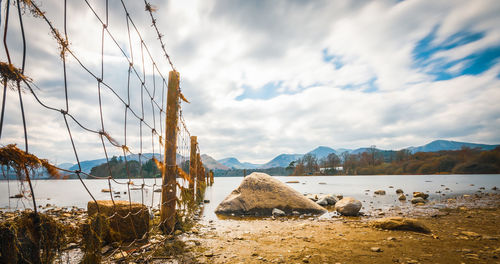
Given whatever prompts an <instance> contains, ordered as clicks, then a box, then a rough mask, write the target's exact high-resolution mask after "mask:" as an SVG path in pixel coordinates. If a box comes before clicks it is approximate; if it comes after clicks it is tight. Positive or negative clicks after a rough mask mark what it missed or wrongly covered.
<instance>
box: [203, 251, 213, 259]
mask: <svg viewBox="0 0 500 264" xmlns="http://www.w3.org/2000/svg"><path fill="white" fill-rule="evenodd" d="M213 256H214V253H213V252H208V253H205V257H207V258H211V257H213Z"/></svg>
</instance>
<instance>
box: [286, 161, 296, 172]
mask: <svg viewBox="0 0 500 264" xmlns="http://www.w3.org/2000/svg"><path fill="white" fill-rule="evenodd" d="M294 170H295V161H292V162H290V164H288V166H287V167H286V171H287V173H288V174H293V172H294Z"/></svg>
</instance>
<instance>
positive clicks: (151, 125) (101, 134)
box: [0, 0, 199, 261]
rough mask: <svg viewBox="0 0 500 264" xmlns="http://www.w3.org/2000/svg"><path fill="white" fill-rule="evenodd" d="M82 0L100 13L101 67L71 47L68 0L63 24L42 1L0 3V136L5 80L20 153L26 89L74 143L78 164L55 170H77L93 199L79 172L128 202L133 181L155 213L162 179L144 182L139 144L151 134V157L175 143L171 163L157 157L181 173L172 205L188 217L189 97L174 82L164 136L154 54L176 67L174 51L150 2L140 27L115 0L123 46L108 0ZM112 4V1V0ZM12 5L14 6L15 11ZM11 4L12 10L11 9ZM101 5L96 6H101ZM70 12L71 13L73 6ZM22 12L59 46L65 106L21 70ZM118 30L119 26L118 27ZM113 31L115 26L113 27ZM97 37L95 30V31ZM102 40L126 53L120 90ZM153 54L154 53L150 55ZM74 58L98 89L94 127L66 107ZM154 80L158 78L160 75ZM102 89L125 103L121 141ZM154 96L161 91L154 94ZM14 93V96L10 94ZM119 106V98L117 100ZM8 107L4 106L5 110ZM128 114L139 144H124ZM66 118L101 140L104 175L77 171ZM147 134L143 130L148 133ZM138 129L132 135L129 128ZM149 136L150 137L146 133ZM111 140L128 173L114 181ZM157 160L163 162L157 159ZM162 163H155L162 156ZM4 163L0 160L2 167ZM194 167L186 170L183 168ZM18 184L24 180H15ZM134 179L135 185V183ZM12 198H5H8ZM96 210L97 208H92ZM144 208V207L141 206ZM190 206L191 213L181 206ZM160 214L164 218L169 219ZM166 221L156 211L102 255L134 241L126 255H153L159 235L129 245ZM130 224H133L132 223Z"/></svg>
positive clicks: (25, 42) (24, 55)
mask: <svg viewBox="0 0 500 264" xmlns="http://www.w3.org/2000/svg"><path fill="white" fill-rule="evenodd" d="M81 1H83V2H84V3H85V6H86V7H87V8H88V10H89V11H90V13H91V14H92V15H93V16H94V18H95V19H96V20H97V21H99V25H100V27H101V30H100V31H101V35H100V36H97V37H98V38H99V39H100V40H101V53H100V54H98V56H100V70H98V71H96V70H93V69H92V67H90V66H88V65H86V63H85V62H84V60H83V59H82V55H81V54H78V52H77V51H75V50H74V49H73V48H72V39H71V36H70V35H68V32H67V23H68V11H67V0H64V9H63V10H64V11H63V14H62V17H63V18H62V19H63V28H62V29H60V28H57V27H56V26H55V24H54V23H53V22H52V20H51V19H50V18H49V17H48V16H47V15H46V12H45V11H44V10H43V9H42V7H41V6H40V5H39V4H38V3H36V2H35V1H32V0H31V1H27V0H16V1H10V0H7V1H5V2H4V5H5V16H4V18H3V19H4V20H3V21H2V22H3V31H4V32H3V33H4V34H3V46H4V51H5V55H6V59H7V60H6V61H2V62H0V71H1V72H0V73H1V76H0V79H1V80H2V85H3V98H2V106H1V107H2V108H1V114H0V139H1V138H2V130H3V127H4V119H5V112H6V111H5V105H6V98H7V97H8V96H9V94H8V88H10V90H13V91H15V92H17V97H18V98H17V99H18V100H19V108H20V111H21V117H20V118H21V120H22V123H23V133H24V142H23V143H24V151H25V153H29V142H28V131H29V129H28V126H27V124H26V115H29V112H26V111H25V109H24V104H23V99H24V97H25V96H32V97H33V98H34V100H36V102H37V103H38V104H39V106H40V107H41V108H44V109H47V110H50V111H53V112H55V113H58V114H60V115H61V123H62V124H63V127H64V128H65V129H66V132H67V135H68V136H69V140H70V142H71V147H72V152H73V154H74V159H75V161H76V164H77V165H78V169H76V170H68V169H62V168H57V169H58V170H60V171H62V172H64V173H69V174H73V175H76V177H77V178H78V179H79V181H80V184H81V186H82V188H84V189H85V190H86V192H87V193H88V195H89V198H90V199H91V200H93V201H94V202H96V204H97V201H96V199H95V197H94V195H93V192H92V191H91V190H90V189H89V188H88V186H87V185H86V183H85V181H84V180H83V179H84V177H85V178H87V179H89V178H94V179H103V180H107V182H108V186H109V193H110V197H109V198H110V200H111V201H112V202H113V204H114V203H115V200H114V197H113V193H114V192H113V188H115V186H116V185H126V186H127V193H128V202H129V204H132V199H131V192H130V190H131V187H132V188H140V191H141V197H142V199H141V204H142V205H145V207H144V208H146V209H145V210H148V213H150V214H154V212H155V211H156V210H158V208H160V207H161V206H162V204H160V203H158V204H154V200H155V199H154V197H155V191H154V190H155V189H156V188H157V187H164V186H163V185H162V183H161V179H157V177H154V183H153V184H146V181H145V178H144V175H143V168H142V166H143V159H145V157H144V156H143V153H144V149H145V144H149V143H146V142H149V134H150V137H151V150H152V154H153V155H152V159H155V160H158V161H163V160H164V159H163V158H164V157H163V153H164V149H165V146H166V145H167V144H174V145H175V146H176V149H177V157H178V158H176V161H177V162H176V164H163V166H176V167H177V168H178V170H177V171H178V175H177V176H178V177H180V178H182V179H183V180H184V181H181V182H180V183H178V184H177V185H178V186H177V187H179V189H180V192H179V194H178V195H177V197H176V201H177V208H178V210H181V211H183V212H184V213H183V214H184V215H183V216H184V217H189V215H188V214H189V213H192V208H190V207H189V206H188V205H190V204H193V203H192V202H190V201H188V200H189V198H190V197H189V196H186V194H189V192H188V190H187V184H186V183H187V181H189V180H194V181H196V179H190V178H189V177H188V176H186V175H187V173H188V172H189V164H188V162H189V158H188V157H189V153H190V136H191V134H190V132H189V130H188V128H187V126H186V123H185V121H184V116H183V114H182V107H181V102H182V101H184V102H188V101H187V99H186V98H185V97H184V95H183V94H182V91H181V90H180V88H179V95H180V97H179V120H178V127H177V139H175V142H171V141H168V140H167V139H166V137H165V136H164V132H163V131H164V129H165V126H166V124H164V121H163V120H165V116H166V111H167V109H166V105H165V103H166V100H164V99H165V98H166V92H165V89H166V87H167V86H168V83H167V80H166V78H165V75H164V73H162V70H161V69H160V67H159V64H160V63H159V62H158V61H157V60H158V59H161V60H165V61H166V63H167V64H168V65H169V66H170V68H171V70H174V71H175V70H176V69H175V67H174V64H173V62H172V59H171V57H170V55H169V54H168V53H167V49H166V45H165V40H164V35H163V34H161V33H160V30H159V28H158V25H157V20H156V18H155V14H154V11H155V8H154V7H153V6H152V5H151V4H150V3H149V2H147V1H146V0H145V1H144V10H145V12H147V13H148V15H149V17H150V18H151V21H150V27H146V28H140V26H139V25H138V24H137V23H136V22H135V21H134V19H133V18H132V16H131V14H130V12H129V10H128V9H127V5H126V3H125V1H124V0H121V1H120V2H119V7H118V8H121V9H122V10H123V13H124V19H125V20H126V34H127V35H128V36H127V37H128V43H127V44H128V45H126V46H128V47H126V46H123V45H120V44H121V43H119V41H118V40H117V37H116V35H115V34H116V33H115V31H114V28H113V26H112V25H110V24H109V5H108V1H107V0H106V1H105V10H104V12H98V10H96V7H94V6H93V5H92V4H91V3H90V1H89V0H81ZM115 8H117V7H115ZM11 9H15V10H14V11H13V10H11ZM16 11H17V12H16ZM101 11H102V10H101ZM13 12H15V13H17V18H18V22H17V23H18V26H19V28H18V29H17V30H20V32H21V34H20V37H21V42H22V58H21V61H22V63H21V65H15V64H14V62H13V58H11V52H10V51H9V45H8V41H7V39H8V37H9V34H8V30H9V29H10V28H12V26H11V25H9V19H12V18H13V17H15V16H14V14H13ZM100 13H103V14H104V15H102V14H101V15H100ZM73 15H75V14H73ZM25 16H33V17H36V18H37V19H39V20H40V21H43V23H41V25H43V26H40V30H47V31H48V32H49V33H50V34H51V35H52V37H53V39H54V40H55V42H56V46H55V47H54V48H57V49H58V55H59V58H60V60H61V62H62V71H60V72H61V74H62V75H63V76H62V79H63V85H62V87H63V89H64V105H65V106H64V108H62V109H60V108H58V107H57V106H53V105H51V104H50V103H48V102H45V101H44V100H43V99H42V98H41V97H40V96H39V95H38V93H39V92H40V91H41V90H43V89H44V86H43V84H40V83H38V82H37V80H36V79H32V78H30V77H29V73H28V74H27V73H25V65H26V61H27V60H28V61H29V60H30V58H29V56H27V52H26V49H27V46H28V44H29V41H30V39H29V36H27V35H26V34H25V28H24V27H25V26H24V23H23V17H25ZM152 29H154V31H153V34H156V36H157V39H158V43H146V41H145V40H144V38H143V35H142V34H141V32H144V31H146V30H152ZM117 31H118V30H117ZM117 31H116V32H117ZM132 35H134V36H135V38H137V39H138V40H137V42H138V43H133V37H131V36H132ZM93 37H95V36H93ZM31 41H32V40H31ZM137 44H138V46H139V47H140V48H139V50H135V49H133V47H134V46H136V45H137ZM107 45H112V46H115V48H117V49H118V50H119V51H120V53H121V54H122V56H123V59H124V60H125V62H124V64H126V65H127V66H126V67H127V68H128V71H127V78H128V81H127V86H126V88H125V89H126V96H121V95H120V92H118V89H120V88H122V87H117V86H115V85H114V84H113V83H112V78H109V76H108V75H107V74H106V73H107V70H108V69H107V67H106V65H107V63H106V60H105V48H104V47H105V46H107ZM152 45H159V46H160V48H161V54H153V50H154V49H153V48H152ZM17 59H18V58H17ZM155 59H156V60H155ZM2 60H3V59H2ZM70 63H73V64H75V65H78V67H79V71H80V72H83V73H84V74H86V75H87V76H88V77H89V78H91V79H93V81H94V82H95V86H96V95H97V97H98V104H97V105H95V106H93V107H95V108H97V109H98V111H99V119H100V127H99V128H98V129H95V128H92V127H90V126H88V125H86V124H85V122H83V121H82V120H80V119H79V118H78V117H77V116H76V115H75V111H76V110H75V108H74V107H72V101H71V100H70V99H69V96H68V94H69V93H70V92H71V90H72V89H78V87H75V86H74V85H71V82H70V80H69V77H68V75H67V72H68V64H70ZM146 64H149V65H150V66H151V72H147V70H146V66H145V65H146ZM147 75H148V76H151V75H152V76H153V77H152V81H149V82H148V81H147ZM132 79H135V80H136V81H138V83H139V85H136V84H134V83H133V81H131V80H132ZM158 80H159V82H158ZM104 90H105V91H107V92H108V94H111V95H112V96H113V97H114V99H116V100H117V101H118V102H119V105H120V106H121V107H122V108H123V116H124V119H123V120H124V121H123V134H122V135H119V136H120V137H122V138H123V142H119V141H118V140H116V138H119V137H118V135H117V134H116V133H115V134H113V133H112V132H111V131H110V130H109V129H108V126H107V125H106V122H105V118H104V116H105V115H106V113H105V112H104V111H103V97H104V96H105V95H103V91H104ZM137 90H139V93H140V101H141V103H140V107H139V109H133V107H131V91H137ZM159 98H160V99H159ZM10 100H13V99H10ZM116 107H118V105H117V106H116ZM146 107H148V108H149V107H150V108H151V110H148V111H149V112H150V113H149V115H150V116H149V117H148V118H146V117H147V116H146V115H148V113H147V112H148V111H145V108H146ZM7 114H8V113H7ZM130 119H131V120H132V121H133V122H135V123H136V124H137V125H138V126H139V133H138V134H139V135H138V138H139V147H138V148H137V147H135V148H133V147H132V146H131V145H130V144H128V142H127V139H129V138H130V134H131V133H133V132H131V131H129V129H128V127H129V124H127V122H131V121H130ZM72 125H73V126H74V127H76V129H78V130H79V131H80V132H85V133H88V134H92V135H94V136H95V137H96V141H97V142H99V143H100V145H101V146H102V151H103V153H104V156H105V158H106V165H107V167H108V170H109V175H108V176H107V177H103V176H97V175H92V174H91V173H87V172H85V171H83V169H82V165H81V160H80V155H79V151H81V148H78V147H77V146H76V144H75V138H74V135H73V133H72V132H73V131H74V130H75V128H72ZM146 134H148V135H147V136H146ZM135 136H137V135H135ZM146 137H148V139H146ZM9 143H19V142H9ZM111 148H114V149H119V150H120V151H121V152H122V154H123V157H124V163H125V168H126V174H127V179H126V181H120V180H118V179H116V178H115V177H114V176H113V174H112V170H111V167H110V157H109V154H108V153H109V150H110V149H111ZM197 153H199V148H197ZM128 155H138V161H139V175H131V172H130V170H129V165H128V163H129V161H128V159H127V156H128ZM160 163H161V162H160ZM160 166H161V164H160ZM3 168H4V166H2V169H3ZM189 173H192V172H189ZM25 177H26V178H27V180H28V183H29V186H30V189H31V194H30V195H31V196H32V198H33V202H32V203H33V210H34V211H35V213H36V210H37V205H36V202H35V195H36V194H35V193H33V188H32V186H31V181H29V180H30V173H28V172H27V173H26V175H25ZM137 178H139V179H141V180H142V182H141V183H140V184H137V183H134V182H133V181H132V179H137ZM20 184H22V183H20ZM134 186H135V187H134ZM145 188H150V189H151V190H152V198H151V201H145V199H144V191H145ZM191 195H192V197H191V199H192V198H194V194H191ZM9 199H10V198H9ZM168 202H171V201H166V202H165V203H168ZM98 210H99V208H98ZM141 210H143V209H141ZM187 212H189V213H187ZM139 213H141V212H140V211H137V212H134V213H132V212H129V213H128V214H127V215H124V216H123V215H118V214H113V215H110V216H107V219H108V220H109V219H113V218H116V217H120V218H124V219H125V218H130V217H131V216H132V215H134V214H139ZM174 217H178V216H177V215H170V216H168V219H171V218H174ZM168 219H165V220H164V221H166V220H168ZM164 221H163V222H162V221H158V219H156V218H153V221H152V225H150V229H149V230H148V232H146V233H145V234H144V235H143V236H142V237H140V238H136V239H134V240H133V241H128V242H123V243H120V244H119V245H117V246H116V247H114V250H113V251H112V252H111V253H108V254H107V256H108V257H110V256H114V255H115V253H118V252H120V251H122V250H124V249H127V250H128V252H130V249H131V248H134V251H137V252H140V253H141V254H140V255H138V256H135V257H134V256H132V255H129V258H132V259H135V260H138V259H141V260H144V261H148V260H150V259H151V258H153V256H154V254H155V252H156V249H157V248H158V247H160V246H161V244H162V242H163V241H158V243H154V244H151V243H149V244H148V245H149V247H144V244H142V245H139V246H137V247H134V245H138V243H140V242H144V240H147V238H148V237H149V236H150V235H151V234H153V233H161V226H162V225H163V224H164ZM134 232H135V230H134Z"/></svg>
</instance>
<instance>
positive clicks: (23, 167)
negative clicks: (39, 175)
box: [0, 144, 61, 180]
mask: <svg viewBox="0 0 500 264" xmlns="http://www.w3.org/2000/svg"><path fill="white" fill-rule="evenodd" d="M0 165H2V166H6V167H7V168H8V169H13V170H14V171H15V172H16V175H17V177H18V179H19V180H23V179H24V177H27V176H29V175H26V174H27V173H30V172H31V173H34V172H35V170H37V169H40V168H44V169H46V170H47V173H49V175H50V176H52V177H53V178H56V179H58V178H60V177H61V174H60V173H59V171H58V169H57V168H56V167H55V166H54V165H52V164H50V163H49V161H48V160H46V159H40V158H38V157H37V156H35V155H33V154H31V153H27V152H26V151H24V150H21V149H19V148H18V147H17V146H16V144H9V145H7V146H4V147H1V148H0ZM23 176H24V177H23Z"/></svg>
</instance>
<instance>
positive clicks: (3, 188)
mask: <svg viewBox="0 0 500 264" xmlns="http://www.w3.org/2000/svg"><path fill="white" fill-rule="evenodd" d="M276 178H277V179H279V180H281V181H283V182H286V181H291V180H298V181H299V183H294V184H288V185H289V186H290V187H292V188H294V189H295V190H297V191H299V192H300V193H303V194H309V193H312V194H330V193H331V194H342V195H344V196H352V197H355V198H357V199H359V200H361V201H362V202H363V205H364V206H365V205H367V204H371V205H370V207H372V208H384V207H389V206H392V205H394V204H395V203H399V201H398V200H397V196H396V194H395V190H396V189H398V188H401V189H403V190H404V192H405V193H412V192H414V191H422V192H428V193H429V195H430V198H429V199H433V200H439V199H446V198H449V197H452V196H457V195H462V194H470V193H475V192H477V191H478V190H479V188H480V187H484V188H485V189H486V190H484V191H483V192H490V191H491V188H492V187H494V186H497V187H500V175H499V174H488V175H477V174H476V175H380V176H307V177H291V176H288V177H284V176H276ZM242 179H243V178H242V177H217V178H215V183H214V185H213V186H212V187H208V188H207V190H206V194H205V199H207V200H210V203H208V204H205V210H204V216H205V218H206V219H216V216H215V214H214V210H215V208H216V207H217V205H218V204H219V203H220V202H221V201H222V200H223V199H224V198H225V197H226V196H227V195H228V194H229V193H230V192H231V191H232V190H233V189H235V188H236V187H238V185H239V184H240V182H241V181H242ZM84 182H85V184H86V185H87V187H88V188H89V190H90V192H91V193H92V194H93V195H94V197H95V198H96V199H98V200H102V199H110V193H103V192H101V189H105V188H108V182H107V180H85V181H84ZM122 182H123V180H122ZM134 182H135V184H141V183H142V180H140V179H135V180H134ZM33 183H34V190H35V197H36V201H37V204H38V205H42V206H45V205H46V204H48V203H49V204H51V205H57V206H77V207H81V208H86V206H87V202H88V201H90V200H91V198H90V196H89V194H88V193H87V192H86V190H85V189H84V188H83V185H82V184H81V182H80V181H79V180H35V181H33ZM145 183H146V184H147V185H153V184H154V183H155V181H154V179H146V180H145ZM156 183H157V184H159V183H160V180H159V179H157V180H156ZM320 183H321V184H320ZM9 185H10V195H14V194H17V193H19V192H20V191H21V190H22V188H23V187H21V186H20V185H19V183H18V182H16V181H10V184H8V182H7V181H0V208H1V209H3V210H5V209H8V208H10V209H24V208H29V207H31V200H30V199H27V198H23V199H9V198H8V188H9ZM442 185H444V186H442ZM389 186H393V187H394V188H389ZM155 188H158V186H156V187H155ZM445 188H449V189H450V190H445ZM24 189H25V190H28V186H27V184H26V183H25V184H24ZM112 189H113V191H119V192H120V197H116V198H115V199H117V200H120V199H121V200H128V197H129V196H128V195H129V192H128V190H127V185H120V184H116V183H112ZM379 189H382V190H385V191H386V192H387V195H385V196H374V195H373V191H375V190H379ZM366 190H369V191H366ZM436 191H441V192H442V193H444V194H446V195H445V196H442V193H441V194H440V193H436ZM124 192H127V194H124ZM115 196H116V195H115ZM130 196H131V199H132V200H133V201H135V202H144V203H145V204H146V205H148V206H151V205H152V206H157V205H158V203H159V198H160V193H154V192H153V188H152V187H146V188H145V190H144V192H141V190H131V191H130ZM370 202H371V203H370ZM9 203H10V204H9Z"/></svg>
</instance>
